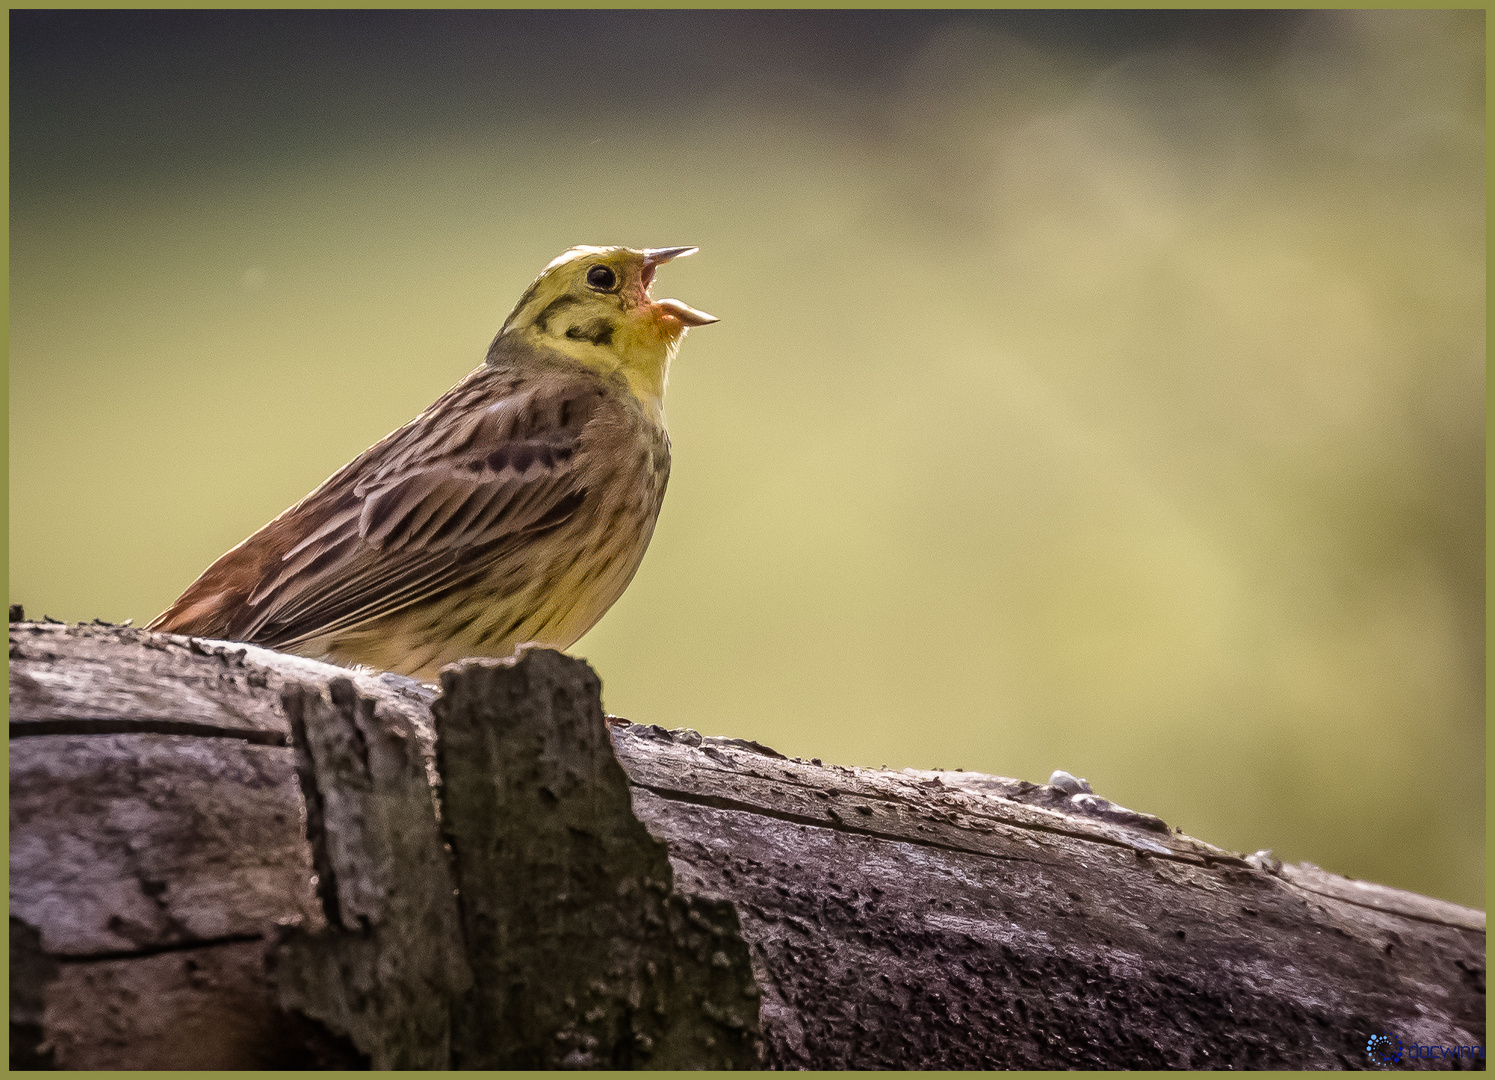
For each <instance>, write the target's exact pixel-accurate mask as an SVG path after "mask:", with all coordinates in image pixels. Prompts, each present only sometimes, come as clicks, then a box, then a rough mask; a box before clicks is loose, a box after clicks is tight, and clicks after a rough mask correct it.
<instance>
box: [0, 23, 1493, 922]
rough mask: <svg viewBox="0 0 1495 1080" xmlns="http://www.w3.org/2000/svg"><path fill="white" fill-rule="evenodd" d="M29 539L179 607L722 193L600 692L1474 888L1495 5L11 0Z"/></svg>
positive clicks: (69, 600)
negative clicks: (535, 325)
mask: <svg viewBox="0 0 1495 1080" xmlns="http://www.w3.org/2000/svg"><path fill="white" fill-rule="evenodd" d="M11 17H12V36H11V49H12V68H11V72H12V86H11V105H12V147H11V149H12V158H11V165H12V208H11V264H10V265H11V293H10V302H11V342H10V345H11V352H10V392H11V396H10V483H11V487H10V514H11V516H10V575H11V577H10V595H11V599H12V600H13V601H21V602H24V603H25V605H26V607H27V610H28V612H29V613H32V614H33V615H37V616H40V615H42V614H49V615H52V616H54V617H57V618H63V619H83V618H92V617H95V616H98V617H103V618H106V619H114V620H118V619H124V618H126V617H133V618H134V619H135V620H136V621H137V622H143V621H144V620H146V619H149V618H150V617H151V616H153V615H154V614H156V613H157V612H158V611H159V610H161V609H162V608H163V607H164V606H165V605H166V604H167V603H168V602H169V601H170V600H171V599H172V598H173V597H174V596H175V595H176V594H177V593H178V592H179V591H180V590H181V589H182V588H184V587H185V586H186V585H187V584H188V583H189V582H190V581H191V580H192V579H193V578H194V577H195V576H196V574H197V573H198V572H199V571H200V570H202V569H203V568H204V567H205V566H207V564H208V563H210V562H211V561H212V560H213V559H214V558H215V557H217V556H218V555H219V554H220V553H221V552H223V551H224V550H225V549H227V548H228V547H230V546H232V545H233V544H235V543H237V542H238V541H239V540H240V539H242V538H243V537H244V536H246V535H248V534H249V533H250V532H252V531H253V530H254V529H256V528H257V527H258V526H260V525H261V524H263V523H264V522H265V521H267V520H268V519H270V518H271V517H273V516H274V515H275V514H276V513H278V512H279V511H280V510H281V509H283V508H284V507H286V506H287V505H289V504H290V503H292V502H294V501H295V500H296V499H298V498H300V496H302V495H303V494H304V493H305V492H307V491H308V490H310V489H311V488H312V487H313V486H315V485H316V484H317V483H318V482H319V481H321V480H322V479H323V478H324V477H325V476H326V475H327V474H328V473H330V472H331V471H332V470H333V469H335V468H336V467H338V466H339V465H341V464H342V463H343V462H345V461H346V460H348V459H349V458H351V457H352V456H353V455H355V454H356V453H358V452H359V451H360V450H362V449H363V448H364V447H365V446H366V445H368V444H369V443H371V442H373V441H374V440H375V439H377V438H379V437H380V436H382V435H383V434H385V433H386V432H387V431H389V430H390V429H392V428H394V427H396V426H398V425H400V424H402V423H403V422H405V421H406V420H408V419H409V418H410V417H412V416H413V415H414V414H415V413H417V412H418V411H420V410H421V409H422V408H423V407H424V406H425V405H427V404H428V403H429V402H430V401H431V400H433V399H434V398H435V397H436V396H437V395H438V394H440V393H441V392H442V391H443V390H444V389H445V388H446V387H447V386H449V385H450V384H451V383H453V382H454V381H456V380H457V379H458V378H459V377H460V376H461V375H462V374H463V373H464V372H466V371H467V370H468V369H469V368H470V367H472V366H473V365H474V364H476V363H477V362H478V361H479V360H480V359H481V358H482V356H483V352H484V350H485V348H486V346H487V344H488V342H489V340H490V339H491V337H492V336H493V333H494V332H495V330H496V329H497V327H498V325H499V323H500V322H501V321H502V319H503V318H504V316H505V315H506V314H507V313H508V311H509V308H510V307H511V305H512V304H513V302H514V300H515V299H516V298H517V297H518V296H519V294H520V292H521V291H522V290H523V289H524V288H525V286H526V285H527V284H528V283H529V281H530V280H531V278H532V277H533V276H534V275H535V274H536V273H537V272H538V271H539V269H540V268H541V267H542V266H544V264H545V263H546V262H547V261H548V260H549V259H551V258H552V257H553V256H555V255H556V254H557V253H559V252H560V251H561V250H562V249H564V248H566V247H568V246H570V245H572V244H577V243H589V244H613V243H621V244H629V245H634V246H661V245H676V244H699V245H700V246H701V249H702V250H701V254H700V255H698V256H696V257H694V258H692V259H689V260H684V261H682V262H679V263H676V264H674V265H671V266H670V267H668V268H666V269H665V270H664V271H662V272H661V275H660V281H659V283H658V286H657V287H656V293H657V294H658V295H661V296H663V295H674V296H679V297H680V298H681V299H683V300H685V301H686V302H688V303H690V304H693V305H696V306H698V307H701V308H703V309H705V310H707V311H710V312H712V313H713V314H716V315H719V316H721V318H722V322H721V324H720V325H717V326H711V327H706V328H703V329H700V330H696V331H693V332H692V333H691V334H690V336H689V339H688V340H687V341H686V342H685V345H684V348H683V351H682V353H681V357H680V359H679V361H678V363H677V364H676V366H675V369H674V371H673V373H672V377H671V383H670V390H669V397H668V402H667V408H668V415H669V421H670V430H671V433H672V436H673V440H674V447H675V469H674V475H673V478H672V480H671V486H670V492H669V497H668V498H667V499H666V501H665V507H664V513H663V516H662V518H661V520H660V523H659V528H658V531H657V533H656V534H655V539H654V543H653V547H652V548H651V550H650V552H649V555H648V557H647V558H646V559H645V561H644V565H643V568H642V569H641V571H640V572H639V574H638V577H637V578H636V579H635V581H634V583H633V585H632V587H631V588H630V590H629V591H628V593H627V594H626V595H625V596H624V598H623V599H622V600H621V601H620V602H619V603H618V605H617V606H616V607H615V608H614V609H613V611H612V612H611V614H609V615H608V616H607V618H605V619H604V620H603V621H602V623H601V624H600V625H599V626H598V627H597V628H596V629H595V630H594V631H593V632H592V633H591V634H590V635H589V636H588V637H587V638H586V639H584V640H583V641H582V642H581V643H580V644H579V645H578V646H577V647H576V650H575V651H576V652H577V653H578V654H580V655H584V656H586V657H587V658H589V659H590V660H591V661H592V663H593V664H594V665H595V666H596V668H597V669H598V671H599V672H600V673H601V675H602V678H603V681H604V685H605V694H606V705H607V706H608V708H609V709H610V710H612V711H614V712H617V713H620V714H622V715H624V716H627V717H629V718H631V719H633V720H636V721H640V722H648V723H656V724H662V725H664V726H666V727H674V726H680V725H689V726H691V727H695V728H698V729H700V730H702V731H705V732H709V733H725V734H731V735H737V736H744V737H749V738H754V739H758V740H760V741H762V742H764V743H767V744H769V745H771V746H774V747H776V748H778V749H779V750H781V751H784V752H786V753H789V754H795V755H802V756H806V757H808V756H811V755H813V756H817V757H820V758H824V759H826V760H828V761H835V762H841V763H854V764H864V765H882V764H887V765H890V766H893V767H902V766H920V767H945V768H955V767H962V768H965V769H971V770H981V771H985V772H993V773H1000V774H1003V775H1009V776H1018V777H1024V778H1027V779H1030V780H1035V781H1042V780H1044V779H1046V778H1047V776H1048V774H1049V772H1050V771H1051V770H1052V769H1054V768H1064V769H1068V770H1069V771H1071V772H1074V773H1076V774H1079V775H1084V776H1087V777H1088V778H1089V779H1090V780H1091V782H1092V783H1093V784H1094V785H1095V787H1096V789H1097V790H1098V791H1099V792H1100V793H1101V794H1103V795H1105V796H1108V797H1110V798H1112V799H1114V800H1116V801H1118V802H1120V803H1123V804H1125V805H1128V806H1132V807H1134V808H1137V809H1140V810H1145V811H1150V812H1153V813H1157V814H1160V815H1162V816H1163V817H1164V818H1165V819H1166V820H1167V821H1168V822H1169V823H1170V824H1176V825H1179V826H1181V827H1183V828H1184V829H1185V830H1186V831H1188V832H1190V833H1193V834H1195V835H1198V836H1201V837H1203V838H1205V839H1208V840H1211V841H1214V842H1216V843H1219V844H1222V845H1224V846H1227V847H1230V848H1234V849H1238V850H1243V851H1251V850H1254V849H1256V848H1260V847H1271V848H1273V849H1275V851H1276V852H1277V853H1278V854H1279V855H1280V856H1281V857H1283V858H1286V859H1309V860H1312V861H1315V862H1317V863H1320V864H1321V865H1323V866H1325V867H1327V868H1328V869H1331V870H1335V871H1338V872H1341V873H1346V874H1350V875H1354V876H1358V877H1367V878H1373V879H1376V880H1379V881H1384V882H1388V883H1391V884H1394V885H1399V886H1404V887H1408V888H1413V889H1417V890H1421V891H1425V892H1429V893H1432V894H1434V895H1438V896H1444V897H1448V898H1451V899H1455V900H1458V901H1461V902H1464V903H1468V904H1473V905H1477V906H1483V904H1484V881H1485V859H1484V852H1485V833H1484V821H1485V768H1484V762H1485V743H1484V730H1485V721H1484V714H1485V706H1484V656H1485V649H1484V590H1485V585H1484V490H1485V482H1484V460H1485V369H1484V297H1485V279H1484V263H1485V251H1484V209H1485V196H1484V161H1485V149H1484V111H1483V110H1484V105H1483V97H1484V41H1485V31H1484V16H1483V13H1482V12H1454V13H1448V12H1441V13H1440V12H1421V13H1419V12H1413V13H1395V12H1378V13H1353V12H1342V13H1330V14H1324V13H1317V14H1301V13H1281V12H1279V13H1259V14H1253V13H1244V14H1241V13H1219V14H1197V13H1196V14H1187V13H1183V14H1156V13H1152V14H1149V13H1094V12H1092V13H1088V14H1087V13H1081V14H1053V15H1044V14H1033V13H1002V12H995V13H922V14H915V13H896V12H893V13H841V14H834V13H832V14H826V13H822V14H794V13H734V12H718V13H700V12H696V13H685V12H681V13H671V12H653V13H627V12H617V13H582V12H552V13H504V12H465V13H464V12H457V13H426V14H419V13H416V14H412V13H384V14H370V13H353V12H350V13H341V14H339V13H300V14H298V13H288V12H280V13H268V14H266V13H208V14H192V13H182V12H176V13H172V12H168V13H156V14H148V15H141V14H130V13H107V12H92V13H86V12H85V13H76V12H74V13H42V12H15V13H12V16H11Z"/></svg>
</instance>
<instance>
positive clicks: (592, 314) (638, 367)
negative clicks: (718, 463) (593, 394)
mask: <svg viewBox="0 0 1495 1080" xmlns="http://www.w3.org/2000/svg"><path fill="white" fill-rule="evenodd" d="M695 251H696V249H695V248H693V247H677V248H645V249H643V250H639V249H636V248H625V247H574V248H572V249H571V250H570V251H567V252H564V253H563V254H561V255H560V256H559V257H557V258H556V259H555V260H554V261H553V262H551V264H550V265H549V266H547V267H546V268H545V269H544V270H542V271H541V272H540V276H539V277H537V278H536V279H535V282H534V284H533V285H531V286H530V287H529V289H528V291H526V292H525V294H524V295H523V296H522V297H520V299H519V303H518V304H516V305H515V306H514V310H513V312H512V313H511V314H510V315H509V317H508V319H507V320H506V321H505V322H504V326H503V329H502V330H500V331H499V334H498V340H497V341H495V342H494V349H495V350H497V349H499V348H500V346H501V345H504V344H507V345H519V346H522V345H541V346H545V347H547V348H550V349H554V350H556V351H557V352H561V353H564V354H566V355H567V356H570V357H572V358H573V359H575V360H578V361H580V362H581V363H583V364H586V365H587V366H588V367H593V368H596V369H599V370H602V371H607V372H612V371H620V372H621V373H622V374H623V375H624V376H625V377H626V378H627V379H628V382H629V385H630V386H631V387H632V388H633V391H634V393H635V394H637V395H638V396H639V398H640V399H642V400H643V401H644V402H645V404H646V405H653V406H655V407H658V404H659V402H661V401H662V400H663V398H664V386H665V380H666V377H667V376H668V373H669V365H670V360H672V359H673V358H674V355H675V352H676V350H677V349H679V347H680V339H681V338H683V337H684V336H685V331H686V330H687V329H689V328H690V327H692V326H705V325H706V324H707V323H714V322H716V321H717V319H716V318H715V316H712V315H707V314H706V313H705V312H704V311H697V310H696V309H695V308H693V307H691V306H689V305H688V304H685V303H682V302H681V301H679V300H655V299H654V298H653V297H651V296H650V295H649V288H650V286H652V285H653V284H654V273H655V271H656V270H657V269H658V268H659V267H660V266H662V265H664V264H665V263H667V262H669V261H670V260H671V259H677V258H679V257H681V256H682V255H691V254H693V253H694V252H695Z"/></svg>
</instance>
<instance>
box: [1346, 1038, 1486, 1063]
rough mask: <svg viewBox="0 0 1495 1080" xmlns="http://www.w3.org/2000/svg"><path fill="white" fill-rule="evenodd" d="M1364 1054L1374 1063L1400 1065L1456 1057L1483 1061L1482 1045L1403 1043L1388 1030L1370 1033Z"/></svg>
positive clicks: (1462, 1059)
mask: <svg viewBox="0 0 1495 1080" xmlns="http://www.w3.org/2000/svg"><path fill="white" fill-rule="evenodd" d="M1365 1056H1366V1057H1368V1058H1370V1060H1371V1062H1372V1064H1375V1065H1400V1064H1403V1063H1404V1062H1411V1061H1433V1060H1439V1059H1447V1058H1456V1059H1459V1060H1461V1061H1484V1060H1485V1048H1484V1047H1483V1046H1463V1045H1459V1046H1443V1045H1441V1044H1438V1045H1426V1046H1425V1045H1423V1044H1422V1043H1411V1044H1404V1043H1403V1042H1402V1041H1401V1039H1400V1038H1398V1037H1397V1036H1396V1035H1395V1034H1393V1033H1392V1032H1390V1031H1383V1032H1381V1033H1380V1034H1379V1035H1372V1036H1371V1037H1370V1038H1368V1039H1366V1040H1365Z"/></svg>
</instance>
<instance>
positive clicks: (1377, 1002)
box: [10, 623, 1485, 1068]
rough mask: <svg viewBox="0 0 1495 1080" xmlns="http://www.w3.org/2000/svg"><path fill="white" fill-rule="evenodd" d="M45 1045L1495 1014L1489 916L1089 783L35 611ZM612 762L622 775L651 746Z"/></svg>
mask: <svg viewBox="0 0 1495 1080" xmlns="http://www.w3.org/2000/svg"><path fill="white" fill-rule="evenodd" d="M10 657H11V681H10V718H11V743H10V768H11V789H10V793H11V798H10V807H11V809H10V814H11V817H10V828H11V863H10V888H11V1055H12V1057H11V1061H12V1066H13V1067H46V1066H52V1067H62V1068H173V1067H176V1068H230V1067H233V1068H255V1067H350V1066H351V1067H356V1066H374V1067H385V1068H398V1067H427V1068H429V1067H437V1068H439V1067H446V1066H455V1067H525V1066H531V1067H597V1066H601V1067H639V1066H644V1067H656V1068H660V1067H755V1066H766V1067H778V1068H1002V1067H1021V1068H1071V1067H1083V1068H1097V1067H1103V1068H1116V1067H1127V1068H1141V1067H1170V1068H1171V1067H1192V1068H1208V1067H1257V1068H1339V1067H1364V1066H1367V1065H1369V1064H1371V1062H1370V1061H1369V1059H1368V1057H1367V1055H1366V1050H1365V1045H1366V1040H1367V1039H1368V1038H1369V1037H1370V1036H1372V1035H1375V1034H1377V1033H1379V1032H1383V1031H1385V1032H1391V1033H1394V1034H1395V1035H1397V1036H1399V1037H1400V1038H1401V1039H1402V1040H1403V1042H1406V1043H1411V1042H1414V1041H1416V1042H1419V1043H1423V1044H1441V1045H1483V1042H1484V1012H1485V1010H1484V969H1485V929H1484V928H1485V918H1484V914H1483V913H1482V912H1477V911H1472V910H1469V909H1467V908H1462V907H1458V906H1457V905H1453V904H1449V903H1445V902H1442V901H1438V900H1433V899H1430V898H1426V897H1420V896H1416V895H1413V894H1410V893H1405V892H1400V891H1398V890H1394V889H1389V888H1385V887H1382V886H1377V885H1372V884H1369V883H1365V882H1355V881H1349V880H1347V879H1344V878H1340V877H1337V876H1335V875H1332V874H1327V873H1325V872H1324V871H1321V870H1318V869H1317V868H1314V867H1311V866H1307V865H1306V864H1305V865H1299V866H1282V865H1281V864H1278V863H1276V862H1275V860H1272V859H1270V857H1265V856H1258V857H1255V858H1251V859H1246V858H1242V857H1241V856H1239V855H1236V854H1234V853H1231V852H1226V851H1222V850H1220V849H1218V848H1215V847H1213V846H1211V845H1209V844H1207V843H1204V842H1202V841H1199V840H1195V839H1192V838H1190V837H1186V836H1183V835H1182V834H1180V833H1178V832H1176V831H1174V830H1170V829H1169V828H1168V827H1167V826H1166V825H1164V824H1163V823H1162V822H1160V821H1158V820H1157V819H1156V818H1153V817H1150V816H1148V815H1146V814H1139V813H1134V812H1132V811H1129V810H1126V809H1124V808H1121V807H1117V806H1115V805H1113V804H1111V803H1109V802H1107V801H1106V800H1104V799H1102V798H1100V797H1098V796H1096V795H1094V794H1090V793H1087V792H1083V791H1080V792H1074V791H1072V790H1069V791H1066V790H1060V789H1059V788H1056V787H1051V786H1048V785H1033V784H1028V783H1024V782H1021V781H1015V780H1007V779H1004V778H1000V777H990V776H982V775H979V774H973V773H963V772H920V771H914V770H904V771H903V772H897V773H892V772H884V771H880V770H869V769H860V768H848V767H838V766H825V765H822V764H821V763H820V762H818V761H810V762H806V761H800V760H795V759H788V758H785V757H783V756H782V755H780V754H777V753H775V752H774V751H772V750H769V749H768V748H766V747H762V746H760V745H758V744H757V743H754V742H751V741H747V740H742V739H729V738H713V737H703V736H701V735H699V734H697V733H696V732H693V731H687V730H678V731H674V732H667V731H664V730H662V729H660V728H655V727H649V726H643V725H634V724H630V723H628V722H627V721H623V720H619V719H617V718H606V719H605V720H604V717H603V715H602V712H601V707H600V698H599V685H598V683H597V680H596V677H595V676H594V675H593V674H592V673H591V671H590V669H589V668H587V666H586V665H585V664H584V663H583V662H581V661H577V660H572V659H570V658H567V657H563V656H561V655H559V654H556V653H550V652H547V651H543V650H537V651H532V652H527V653H522V654H520V656H518V657H516V658H514V659H511V660H507V661H472V662H468V663H465V664H463V665H456V666H454V667H452V668H449V669H447V671H446V672H444V673H443V679H442V686H441V688H440V690H439V692H438V691H437V690H436V689H435V688H432V687H426V686H422V685H420V684H418V683H414V682H412V681H410V680H407V679H401V678H398V677H394V676H387V675H385V676H380V675H374V674H370V673H367V672H359V671H349V670H345V669H341V668H336V667H331V666H328V665H324V664H318V663H314V662H312V661H307V660H303V659H299V658H295V657H289V656H284V655H281V654H277V653H273V652H269V651H267V650H263V649H258V648H255V647H252V646H242V645H231V644H227V643H222V642H206V641H199V640H195V639H187V638H180V637H173V636H169V635H157V634H148V633H145V632H143V631H138V630H132V629H127V628H120V627H110V626H105V625H79V626H63V625H61V624H36V623H17V624H13V625H12V626H11V628H10ZM620 766H621V767H620Z"/></svg>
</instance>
